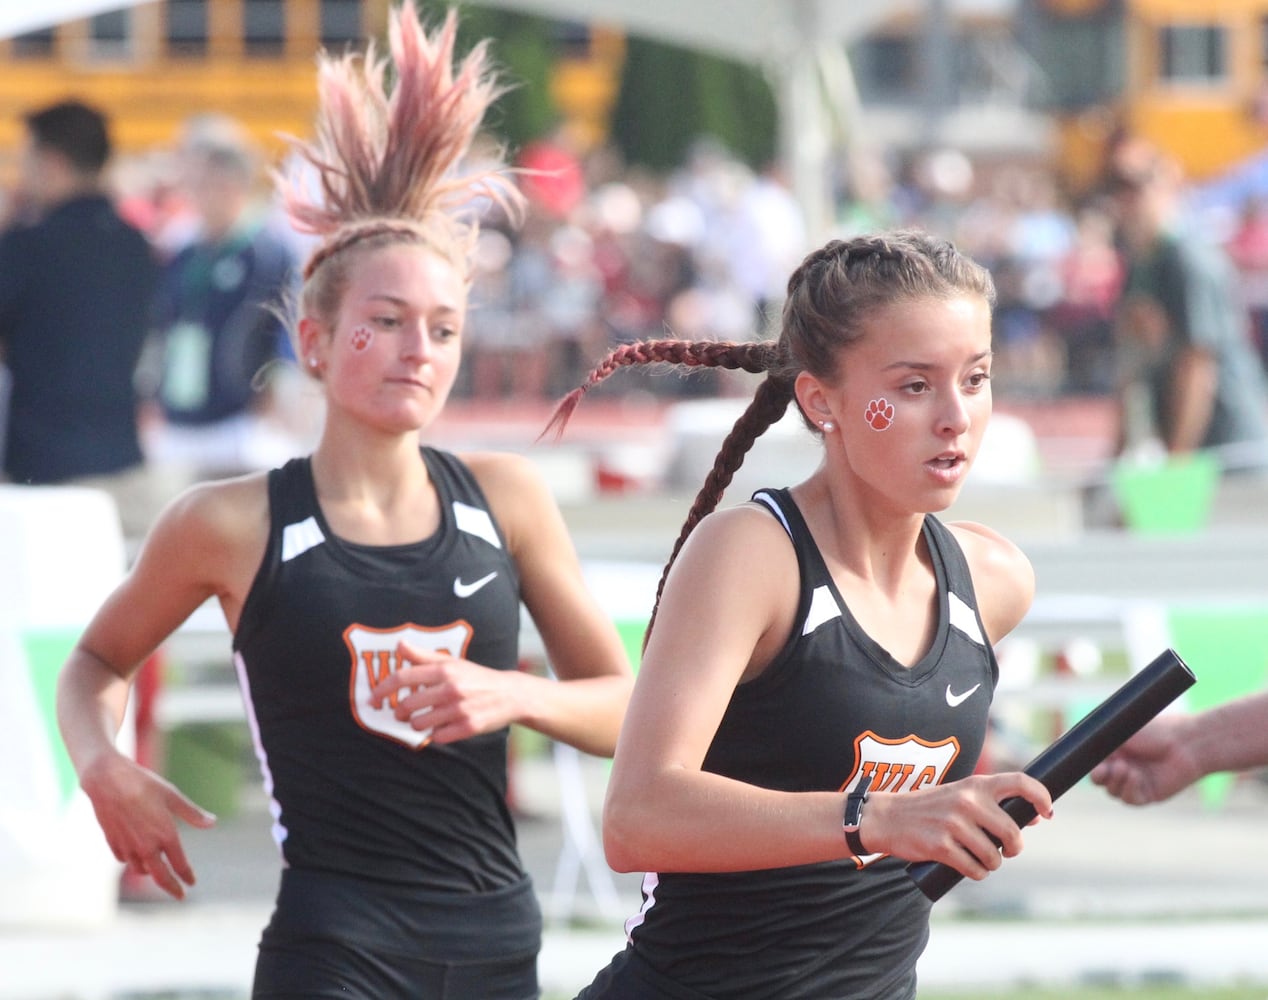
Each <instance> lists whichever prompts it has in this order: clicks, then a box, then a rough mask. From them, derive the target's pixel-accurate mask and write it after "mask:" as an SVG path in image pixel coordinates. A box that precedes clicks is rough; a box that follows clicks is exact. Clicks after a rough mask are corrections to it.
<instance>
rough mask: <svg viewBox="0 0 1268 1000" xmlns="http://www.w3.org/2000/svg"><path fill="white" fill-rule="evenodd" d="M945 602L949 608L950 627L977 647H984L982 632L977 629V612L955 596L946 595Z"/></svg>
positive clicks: (984, 641)
mask: <svg viewBox="0 0 1268 1000" xmlns="http://www.w3.org/2000/svg"><path fill="white" fill-rule="evenodd" d="M947 602H948V604H949V605H950V607H951V627H952V628H956V629H959V630H960V631H961V632H963V633H964V634H965V635H967V636H968V637H969V638H970V639H972V640H973V641H974V642H976V643H977V644H978V645H979V646H985V645H986V640H985V639H983V638H982V630H981V629H980V628H978V627H977V612H975V611H974V610H973V609H972V608H970V607H969V606H968V605H967V604H965V603H964V601H962V600H961V599H960V598H958V597H956V596H955V594H947Z"/></svg>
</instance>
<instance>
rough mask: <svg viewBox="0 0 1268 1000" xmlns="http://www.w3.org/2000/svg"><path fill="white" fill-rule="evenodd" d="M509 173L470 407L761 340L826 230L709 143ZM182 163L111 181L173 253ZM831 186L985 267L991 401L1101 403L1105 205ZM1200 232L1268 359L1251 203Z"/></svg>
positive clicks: (488, 257) (924, 182)
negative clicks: (512, 212) (662, 345)
mask: <svg viewBox="0 0 1268 1000" xmlns="http://www.w3.org/2000/svg"><path fill="white" fill-rule="evenodd" d="M212 121H214V119H208V120H207V121H205V122H203V123H201V127H203V128H204V129H205V128H208V127H209V123H210V122H212ZM222 124H223V123H222ZM196 126H197V123H195V126H194V127H196ZM184 141H185V143H186V144H187V143H188V142H189V141H190V136H188V135H187V136H186V137H185V140H184ZM252 155H253V156H258V152H253V153H252ZM517 164H518V167H519V168H520V170H521V172H520V173H519V175H518V178H517V179H518V181H519V183H520V184H521V186H522V187H523V188H524V189H525V190H526V192H527V193H528V194H529V196H530V205H531V207H530V210H529V212H528V215H527V217H526V218H525V219H524V220H522V222H519V223H510V222H508V221H507V220H503V219H500V218H497V217H496V216H492V217H490V218H489V219H488V220H487V224H486V226H485V229H484V232H483V236H482V238H481V241H480V245H479V247H478V251H477V278H476V281H475V284H474V286H473V289H472V304H473V306H474V308H473V311H472V315H471V319H470V326H469V329H468V337H467V350H468V364H467V365H466V368H465V372H464V375H463V379H462V381H461V382H460V384H459V386H458V388H457V392H458V394H459V395H461V396H466V397H469V398H474V399H507V398H518V399H525V400H543V399H554V398H557V397H558V396H559V395H561V394H562V393H564V392H566V391H568V390H569V389H570V388H572V387H573V386H575V385H576V384H577V383H578V381H579V380H580V379H582V378H583V377H584V375H585V373H586V372H587V371H588V370H589V366H590V363H591V362H592V361H594V360H595V359H597V358H598V357H600V356H601V355H602V354H603V353H604V352H605V351H607V350H608V349H609V348H610V347H611V346H612V345H614V344H618V343H624V342H629V341H633V340H638V339H644V338H648V337H656V336H667V335H672V336H680V337H690V338H709V339H752V338H758V337H764V336H768V335H770V334H771V333H772V331H773V328H774V326H775V325H777V324H778V321H779V316H778V310H779V307H780V303H781V300H782V294H783V285H784V282H785V281H786V280H787V277H788V275H789V274H790V273H791V271H792V270H793V268H794V267H795V266H796V265H797V263H798V261H799V260H800V259H801V257H802V256H803V255H804V254H805V253H806V252H807V250H808V249H809V248H810V243H811V241H812V240H814V239H816V238H817V237H819V236H822V235H824V234H821V233H819V234H812V233H810V232H808V227H807V222H806V220H805V219H804V218H803V216H802V213H801V209H800V206H799V205H798V203H797V201H796V199H795V198H794V197H793V194H792V191H791V190H790V188H789V186H788V184H787V183H786V181H785V179H784V178H783V177H782V176H781V175H780V172H779V171H778V169H777V168H774V167H771V168H770V169H767V170H765V171H757V170H754V169H752V168H750V167H748V166H747V165H746V164H744V163H743V162H742V161H740V160H739V159H738V158H737V157H736V156H734V155H732V154H731V153H730V152H729V151H728V150H726V149H725V148H724V147H722V146H721V145H720V144H719V143H717V142H715V141H713V140H711V139H708V138H702V139H701V140H700V141H698V142H697V143H696V144H695V145H694V146H693V148H692V149H691V151H690V153H689V155H688V156H687V158H686V161H685V162H684V164H683V165H682V166H681V168H679V169H678V170H676V171H673V172H670V173H669V174H667V175H654V174H652V173H650V172H647V171H645V170H642V169H640V168H637V167H635V168H630V167H627V166H626V165H624V164H623V163H622V162H621V161H620V159H619V156H618V154H616V153H615V152H614V151H613V149H612V148H611V147H600V148H598V149H596V150H594V151H592V152H590V153H588V154H586V155H580V154H577V153H575V152H573V151H572V150H571V149H570V148H569V147H568V144H567V142H566V139H565V138H564V137H563V135H562V134H558V135H553V136H550V137H546V138H543V139H542V140H540V141H539V142H537V143H534V144H531V145H529V146H528V147H526V148H525V149H524V150H523V151H522V152H521V153H520V155H519V157H518V159H517ZM178 166H179V157H174V156H173V154H172V152H171V151H169V150H160V151H155V153H154V154H153V155H152V156H147V157H142V158H136V159H133V160H132V161H131V162H129V163H127V164H122V165H121V166H120V169H119V170H118V171H117V176H118V178H119V182H120V190H121V192H122V196H123V210H124V212H125V214H126V215H127V216H128V217H129V218H131V219H132V220H133V221H135V222H136V223H137V224H138V225H140V226H141V228H142V229H143V230H144V231H145V232H146V233H147V234H148V235H149V237H150V238H151V240H152V241H153V243H154V245H155V246H156V248H157V249H158V250H159V251H160V252H161V253H163V254H164V255H165V256H169V257H170V256H171V255H173V254H174V253H175V252H176V251H177V250H179V249H180V248H181V247H182V246H183V245H184V244H185V243H186V241H188V240H189V239H191V238H192V237H193V236H194V234H195V233H196V232H197V230H198V221H197V213H196V211H195V209H194V202H195V201H196V195H194V194H193V193H192V192H191V191H190V190H189V188H188V186H182V185H181V183H180V181H179V180H178V177H179V170H178ZM836 187H837V199H836V213H835V220H834V225H833V229H834V231H833V232H831V233H828V234H827V235H828V236H832V235H840V236H848V235H852V234H854V233H857V232H861V231H865V230H869V229H875V228H879V227H892V226H901V225H913V226H919V227H922V228H927V229H930V230H932V231H935V232H938V233H940V234H943V235H946V236H948V237H949V238H952V239H953V240H955V242H956V243H957V244H958V245H959V246H960V247H962V248H963V249H964V250H966V251H967V252H968V253H969V254H971V255H972V256H974V257H975V258H976V259H978V260H980V261H982V262H983V263H984V264H986V265H987V266H988V267H989V268H991V270H992V272H993V274H994V276H995V279H996V283H997V286H998V291H999V305H998V309H997V314H996V338H997V345H996V346H997V351H998V353H999V355H1000V358H1001V365H1000V373H1001V376H1002V377H1001V378H999V379H998V384H997V387H996V389H997V392H999V393H1002V394H1003V395H1005V396H1007V395H1009V394H1013V395H1016V396H1018V397H1025V398H1036V397H1040V398H1052V397H1058V396H1063V395H1072V394H1073V395H1083V394H1092V395H1107V394H1110V393H1111V392H1113V390H1114V382H1115V361H1114V344H1113V316H1114V310H1115V307H1116V305H1117V303H1118V301H1119V297H1120V294H1121V292H1122V286H1123V279H1124V275H1125V264H1124V260H1123V254H1122V251H1121V247H1120V246H1119V242H1118V235H1117V232H1116V222H1115V215H1114V208H1113V205H1112V204H1111V201H1110V198H1109V196H1108V194H1107V193H1105V192H1103V191H1100V190H1095V191H1092V192H1090V193H1085V194H1083V195H1081V196H1080V197H1078V198H1077V199H1076V198H1072V197H1069V196H1068V195H1067V194H1066V193H1065V192H1064V191H1063V189H1062V185H1061V181H1060V178H1059V177H1058V176H1057V175H1056V174H1055V173H1054V171H1053V170H1052V168H1051V167H1050V166H1048V165H1047V164H1044V163H1039V162H1033V161H1027V162H1017V163H1011V164H992V165H990V167H989V169H982V168H980V167H977V166H975V165H974V163H973V162H972V161H971V160H970V159H969V158H968V157H967V156H965V155H964V154H962V153H960V152H958V151H956V150H948V149H943V150H933V151H928V152H925V153H922V154H919V155H916V156H912V157H907V158H904V159H902V160H901V161H900V160H899V159H898V158H897V157H896V156H893V155H891V154H890V153H889V152H887V151H863V152H859V153H857V154H855V155H852V156H850V157H849V158H848V159H847V160H846V161H844V162H843V163H842V166H841V170H840V175H839V176H838V177H837V178H836ZM268 207H269V208H270V209H271V210H273V211H276V210H277V206H276V205H273V206H268ZM277 215H278V217H277V218H276V219H274V220H273V223H274V224H275V225H276V227H277V229H278V230H279V231H281V232H282V233H283V234H285V235H287V236H288V237H289V238H290V240H291V241H292V242H293V244H294V246H295V253H296V254H297V256H298V255H302V253H303V251H304V242H303V238H302V237H301V236H299V235H297V234H294V233H289V232H288V231H287V230H286V228H285V225H284V223H282V222H281V221H280V213H277ZM1201 224H1202V225H1203V226H1204V227H1205V233H1206V235H1207V236H1208V237H1209V238H1211V239H1213V240H1214V241H1215V242H1217V243H1219V244H1221V245H1223V246H1224V247H1225V248H1226V249H1227V251H1228V252H1229V254H1230V255H1231V257H1232V259H1233V261H1234V262H1235V264H1236V265H1237V268H1238V271H1239V277H1240V290H1241V294H1242V295H1243V296H1244V301H1245V305H1246V307H1247V309H1248V312H1249V315H1250V317H1251V321H1252V324H1253V325H1252V327H1251V330H1250V336H1251V337H1252V338H1253V340H1254V346H1255V348H1256V351H1257V352H1258V354H1259V356H1260V358H1261V359H1262V360H1263V362H1264V363H1265V364H1268V203H1265V202H1260V201H1258V200H1255V199H1251V200H1250V201H1249V202H1248V203H1247V204H1246V205H1245V206H1244V207H1241V206H1239V209H1238V215H1237V217H1236V218H1234V217H1232V216H1231V215H1230V214H1229V212H1228V211H1224V212H1221V213H1208V214H1207V215H1206V216H1204V217H1203V218H1202V220H1201ZM714 377H715V376H714V375H713V374H709V373H705V374H702V375H700V376H696V375H693V376H692V377H691V378H689V379H686V380H679V379H674V380H664V381H663V382H661V383H658V384H657V385H656V387H655V388H654V390H653V391H654V392H657V393H660V394H664V395H666V396H669V397H673V396H679V395H687V396H698V395H709V394H712V393H715V392H717V391H720V388H721V387H720V386H719V385H718V384H717V383H716V382H715V381H713V378H714ZM641 391H646V390H645V388H644V389H643V390H641Z"/></svg>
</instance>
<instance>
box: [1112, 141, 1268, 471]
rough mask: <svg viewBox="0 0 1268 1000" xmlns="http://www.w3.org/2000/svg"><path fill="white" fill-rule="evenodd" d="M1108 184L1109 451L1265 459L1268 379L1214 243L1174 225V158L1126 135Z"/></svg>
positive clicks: (1177, 178) (1235, 464)
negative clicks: (1113, 209)
mask: <svg viewBox="0 0 1268 1000" xmlns="http://www.w3.org/2000/svg"><path fill="white" fill-rule="evenodd" d="M1109 184H1110V189H1111V191H1112V193H1113V196H1114V199H1115V202H1116V206H1117V210H1118V213H1119V224H1120V227H1121V236H1122V242H1123V246H1124V249H1125V252H1126V258H1127V275H1126V281H1125V284H1124V290H1123V296H1122V299H1121V301H1120V303H1119V307H1118V310H1117V318H1116V334H1117V340H1118V350H1119V361H1120V372H1119V377H1120V395H1121V398H1122V400H1123V413H1124V416H1123V421H1122V433H1121V435H1120V451H1122V450H1125V449H1127V448H1130V447H1131V446H1133V445H1134V444H1137V443H1139V442H1140V441H1141V440H1144V439H1150V438H1152V439H1156V440H1157V441H1158V442H1160V443H1161V445H1162V446H1163V448H1165V450H1166V452H1167V454H1169V455H1178V454H1185V453H1187V452H1190V451H1193V450H1194V449H1198V448H1220V449H1221V456H1222V457H1223V459H1224V463H1225V466H1226V468H1229V469H1234V468H1241V467H1244V466H1248V465H1249V466H1260V467H1262V466H1264V465H1268V386H1266V385H1265V379H1264V372H1263V368H1262V366H1261V365H1260V363H1259V360H1258V358H1257V357H1256V356H1255V352H1254V351H1253V349H1252V347H1251V341H1250V333H1249V319H1248V316H1247V313H1246V309H1245V306H1244V305H1243V303H1242V298H1241V294H1240V289H1239V286H1238V281H1237V274H1236V271H1235V269H1234V268H1233V266H1232V264H1231V262H1230V260H1229V259H1228V257H1227V256H1226V255H1225V254H1224V253H1223V252H1222V251H1221V250H1220V249H1219V248H1218V247H1216V246H1214V245H1211V244H1208V243H1206V242H1204V241H1203V240H1202V239H1201V238H1200V237H1199V236H1197V235H1195V234H1192V233H1185V234H1183V235H1182V234H1181V232H1180V231H1179V227H1178V225H1177V223H1178V219H1179V215H1180V195H1181V190H1182V185H1181V174H1180V169H1179V166H1178V164H1176V163H1175V162H1174V161H1173V160H1171V159H1170V158H1168V157H1166V156H1164V155H1163V154H1162V153H1161V151H1159V150H1157V149H1156V148H1154V147H1153V146H1151V145H1149V144H1147V143H1144V142H1142V141H1140V140H1136V139H1127V140H1124V141H1123V142H1121V143H1120V144H1119V145H1118V147H1117V148H1116V149H1115V150H1114V151H1113V154H1112V156H1111V160H1110V176H1109ZM1133 386H1139V387H1141V389H1143V392H1140V391H1138V390H1135V391H1134V390H1133V388H1132V387H1133ZM1137 399H1139V400H1141V401H1142V402H1143V404H1144V405H1143V407H1141V408H1140V409H1142V410H1143V412H1137V407H1136V406H1134V405H1133V402H1134V401H1135V400H1137Z"/></svg>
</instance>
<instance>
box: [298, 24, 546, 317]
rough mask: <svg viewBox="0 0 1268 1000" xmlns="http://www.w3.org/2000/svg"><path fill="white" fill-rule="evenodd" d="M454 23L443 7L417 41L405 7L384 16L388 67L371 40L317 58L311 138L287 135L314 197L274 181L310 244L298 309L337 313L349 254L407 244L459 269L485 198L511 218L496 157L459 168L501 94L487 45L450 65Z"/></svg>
mask: <svg viewBox="0 0 1268 1000" xmlns="http://www.w3.org/2000/svg"><path fill="white" fill-rule="evenodd" d="M457 28H458V22H457V15H456V14H455V13H454V11H452V10H451V11H450V12H449V13H448V15H447V16H446V18H445V20H444V23H443V24H442V25H441V27H440V28H439V29H438V30H436V31H435V32H434V33H433V34H431V35H429V34H428V33H427V32H426V31H425V30H424V29H423V27H422V25H421V24H420V22H419V19H418V14H417V12H416V11H415V10H414V7H413V5H412V4H411V3H408V2H406V3H405V4H403V5H402V6H400V7H398V8H396V9H395V10H393V12H392V13H391V16H390V20H389V26H388V49H389V53H390V56H391V59H390V64H389V60H387V59H385V58H382V57H380V56H379V55H378V53H377V51H376V47H375V45H374V43H373V42H371V43H370V44H369V46H368V47H367V49H366V52H365V54H364V56H358V55H356V54H345V55H340V56H330V55H328V54H326V53H323V54H322V55H321V56H320V58H319V64H318V77H317V84H318V97H319V111H318V116H317V123H316V138H315V139H314V141H312V142H302V141H299V140H292V145H293V147H294V148H295V150H296V152H297V154H298V156H299V160H300V163H301V165H304V166H307V167H309V168H311V170H312V171H313V173H314V176H315V180H316V191H315V192H313V191H311V190H310V189H309V187H307V186H306V185H304V184H303V183H302V182H301V178H300V177H297V176H295V175H294V174H292V175H291V176H282V175H278V177H277V180H278V185H279V189H280V191H281V194H282V196H283V199H284V203H285V206H286V211H287V214H288V216H289V217H290V220H291V222H292V224H293V225H294V226H295V228H296V229H298V230H299V231H301V232H305V233H310V234H314V235H317V236H319V237H321V241H320V243H319V244H318V245H317V247H316V249H315V250H314V251H313V253H312V255H311V256H310V257H309V259H308V261H307V263H306V264H305V265H304V270H303V275H304V289H303V291H302V293H301V305H302V307H303V308H304V309H305V311H307V312H311V313H313V314H315V315H317V316H319V317H326V318H329V317H331V316H332V315H333V313H334V312H335V311H336V310H337V307H338V303H339V301H340V299H341V297H342V295H343V291H344V288H345V287H346V283H347V274H348V267H349V264H350V258H351V257H352V253H351V252H350V251H352V250H353V249H354V248H355V249H356V250H357V251H358V252H359V251H362V250H365V251H368V250H371V249H377V248H379V247H382V246H387V245H391V244H395V243H402V242H404V243H418V244H421V245H424V246H426V247H427V248H428V249H431V250H433V251H434V252H436V253H438V254H440V255H441V256H442V257H444V258H445V259H447V260H449V261H450V262H452V263H453V264H454V265H455V266H456V267H459V268H461V269H462V270H463V272H464V274H466V273H467V272H468V271H469V268H470V255H471V252H472V250H473V248H474V246H475V241H476V237H477V236H478V234H479V218H478V213H477V211H476V207H477V204H478V203H479V202H482V201H485V202H487V201H490V200H491V201H492V202H493V203H495V204H497V205H499V206H500V207H501V208H502V209H503V210H505V211H506V212H507V213H508V214H509V215H511V216H513V217H514V216H516V215H517V213H518V211H519V209H520V206H521V204H522V196H521V195H520V194H519V192H518V191H517V190H516V188H515V187H514V185H513V184H512V183H511V181H510V179H509V172H508V170H507V169H506V167H505V164H504V163H503V161H502V160H501V159H500V158H494V159H492V160H489V161H486V162H485V163H483V164H481V165H480V166H478V167H476V168H474V169H470V170H468V171H466V172H464V170H463V169H460V167H461V166H462V160H463V158H464V156H465V155H466V154H467V152H468V151H469V149H470V148H471V144H472V141H473V140H474V138H475V137H476V135H477V133H478V131H479V128H480V123H481V121H482V120H483V118H484V114H485V112H486V111H487V110H488V108H489V106H490V105H491V104H492V103H493V102H494V101H495V100H496V99H497V98H498V96H499V95H500V94H502V93H503V92H504V89H505V88H504V87H502V86H501V85H500V84H499V83H498V81H497V80H496V78H495V74H494V73H493V71H492V68H491V66H490V59H489V55H488V43H487V41H482V42H480V43H479V44H478V45H476V46H475V47H474V48H473V49H472V50H471V51H470V52H469V53H468V54H467V55H466V56H465V57H464V58H463V59H462V60H461V62H459V63H457V64H456V65H455V57H454V46H455V41H456V37H457ZM389 70H391V71H392V73H391V76H392V77H393V78H394V82H393V83H392V84H391V85H389V83H388V79H389Z"/></svg>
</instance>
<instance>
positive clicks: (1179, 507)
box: [1111, 452, 1220, 535]
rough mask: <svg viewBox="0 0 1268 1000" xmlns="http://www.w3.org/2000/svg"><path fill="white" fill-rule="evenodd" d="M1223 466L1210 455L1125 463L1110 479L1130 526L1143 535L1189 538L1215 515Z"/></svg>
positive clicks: (1200, 453)
mask: <svg viewBox="0 0 1268 1000" xmlns="http://www.w3.org/2000/svg"><path fill="white" fill-rule="evenodd" d="M1219 478H1220V467H1219V462H1218V461H1217V460H1216V458H1215V456H1214V455H1212V454H1210V453H1209V452H1195V453H1193V454H1192V455H1186V456H1184V457H1178V458H1170V459H1167V460H1166V461H1164V462H1161V463H1157V464H1152V463H1151V464H1137V463H1130V462H1121V463H1119V464H1118V465H1117V466H1115V468H1114V471H1113V474H1112V476H1111V482H1112V484H1113V489H1114V496H1115V498H1116V499H1117V500H1118V505H1119V508H1120V510H1121V511H1122V515H1123V522H1124V523H1125V524H1126V525H1127V527H1128V528H1129V529H1130V530H1132V531H1136V532H1139V533H1140V534H1144V535H1187V534H1193V533H1195V532H1198V531H1201V530H1202V529H1203V528H1204V527H1206V524H1207V521H1208V520H1209V519H1210V516H1211V504H1212V502H1213V501H1214V499H1215V491H1216V489H1217V487H1218V485H1219Z"/></svg>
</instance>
